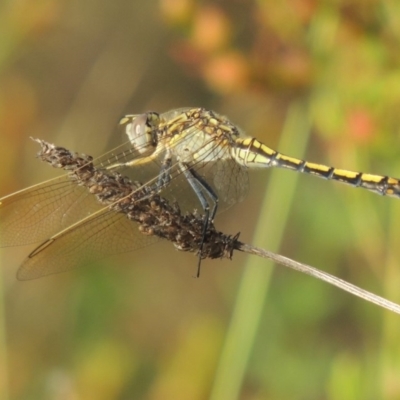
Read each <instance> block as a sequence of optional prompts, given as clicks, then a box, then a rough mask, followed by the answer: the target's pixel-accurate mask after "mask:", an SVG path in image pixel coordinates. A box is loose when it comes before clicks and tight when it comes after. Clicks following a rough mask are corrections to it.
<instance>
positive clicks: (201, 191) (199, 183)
mask: <svg viewBox="0 0 400 400" xmlns="http://www.w3.org/2000/svg"><path fill="white" fill-rule="evenodd" d="M179 167H180V169H181V171H182V172H183V174H184V175H185V178H186V179H187V181H188V182H189V184H190V186H191V187H192V189H193V191H194V192H195V193H196V196H197V197H198V199H199V201H200V203H201V206H202V207H203V210H204V225H203V232H202V239H201V243H200V249H199V261H198V264H197V273H196V277H197V278H198V277H199V276H200V266H201V255H202V251H203V246H204V241H205V238H206V234H207V229H208V224H209V223H210V221H213V220H214V217H215V214H216V213H217V209H218V196H217V194H216V193H215V192H214V190H213V188H212V187H211V186H210V185H209V184H208V183H207V182H206V181H205V180H204V179H203V177H202V176H201V175H200V174H198V173H197V172H196V171H195V170H194V169H193V168H191V167H190V166H189V165H187V164H184V163H179ZM205 194H207V196H208V197H209V198H210V199H211V200H212V202H213V206H212V208H211V212H210V204H209V202H208V200H207V198H206V196H205Z"/></svg>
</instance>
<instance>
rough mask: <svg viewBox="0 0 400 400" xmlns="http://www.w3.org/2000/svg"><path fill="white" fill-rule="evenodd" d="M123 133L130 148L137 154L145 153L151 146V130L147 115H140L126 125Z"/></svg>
mask: <svg viewBox="0 0 400 400" xmlns="http://www.w3.org/2000/svg"><path fill="white" fill-rule="evenodd" d="M125 132H126V134H127V135H128V138H129V141H130V142H131V144H132V146H133V147H134V148H135V149H136V150H137V151H138V152H139V153H141V154H142V153H145V152H146V151H148V150H149V147H152V146H153V143H152V135H151V129H150V127H149V125H148V115H147V114H140V115H137V116H135V117H134V118H132V120H131V121H130V122H129V123H127V124H126V128H125Z"/></svg>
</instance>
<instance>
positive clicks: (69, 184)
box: [0, 108, 400, 280]
mask: <svg viewBox="0 0 400 400" xmlns="http://www.w3.org/2000/svg"><path fill="white" fill-rule="evenodd" d="M119 126H120V128H121V129H122V130H123V131H124V132H125V134H126V136H127V140H126V141H125V143H123V144H122V145H120V146H118V147H116V148H115V149H113V150H111V151H109V152H107V153H106V154H104V155H103V156H101V157H98V158H97V159H94V160H93V164H94V165H95V166H96V168H99V169H102V170H105V171H108V172H110V173H116V172H117V173H123V174H126V175H129V176H130V177H131V178H132V179H134V180H135V181H140V182H143V185H144V186H146V187H148V188H151V190H152V192H153V193H159V194H161V195H162V196H163V197H165V198H166V199H168V200H170V201H172V202H176V203H177V204H179V207H181V208H182V210H183V211H193V210H194V209H196V210H201V212H202V213H203V215H204V218H203V220H204V227H203V238H204V236H205V233H206V232H207V228H208V226H209V225H210V224H211V223H213V221H214V218H215V216H216V214H217V212H220V211H223V210H225V209H226V208H228V207H230V206H232V205H233V204H235V203H237V202H239V201H242V200H243V199H244V197H245V195H246V192H247V190H248V170H249V169H260V168H270V167H279V168H285V169H289V170H293V171H296V172H302V173H306V174H311V175H314V176H317V177H320V178H323V179H327V180H334V181H339V182H342V183H345V184H348V185H351V186H353V187H360V188H364V189H367V190H369V191H372V192H375V193H377V194H380V195H385V196H392V197H400V180H398V179H396V178H392V177H389V176H384V175H375V174H369V173H363V172H354V171H349V170H345V169H339V168H334V167H330V166H327V165H324V164H318V163H313V162H309V161H306V160H301V159H298V158H295V157H291V156H287V155H284V154H282V153H280V152H278V151H276V150H273V149H271V148H270V147H268V146H267V145H265V144H263V143H261V142H260V141H258V140H257V139H256V138H253V137H247V136H246V135H245V134H244V133H243V132H242V130H241V129H240V128H239V127H237V126H236V125H235V124H233V123H232V122H231V121H230V120H229V119H228V118H227V117H225V116H223V115H220V114H218V113H216V112H214V111H211V110H207V109H204V108H181V109H174V110H171V111H168V112H165V113H157V112H153V111H151V112H146V113H142V114H129V115H126V116H124V117H123V118H122V119H121V120H120V122H119ZM145 192H146V191H145ZM120 201H123V200H120ZM137 201H140V199H138V200H137ZM0 233H1V236H0V246H2V247H6V246H17V245H25V244H31V243H40V244H39V246H37V247H36V248H35V249H34V250H33V251H32V252H31V253H30V254H29V256H28V257H27V258H26V259H25V261H24V262H23V263H22V265H21V267H20V269H19V271H18V274H17V277H18V278H19V279H22V280H25V279H34V278H38V277H42V276H45V275H49V274H53V273H58V272H62V271H66V270H69V269H71V268H74V267H76V266H78V265H80V264H88V263H90V262H92V261H94V260H96V259H101V258H103V257H105V256H108V255H111V254H115V253H122V252H127V251H132V250H135V249H137V248H140V247H143V246H146V245H148V244H151V243H153V242H154V240H155V239H157V238H156V237H153V236H151V235H143V234H141V232H140V230H138V229H137V227H136V226H135V224H134V223H133V222H132V221H130V220H128V219H127V218H126V216H124V215H123V214H121V213H117V212H115V207H111V206H109V205H107V206H104V204H100V203H99V202H98V201H97V200H96V198H95V196H93V194H92V193H90V191H88V190H87V188H85V187H82V185H77V184H76V182H74V181H73V180H72V181H71V179H70V175H69V174H68V173H66V174H64V175H63V176H60V177H58V178H54V179H50V180H48V181H45V182H42V183H39V184H37V185H34V186H31V187H29V188H26V189H23V190H21V191H18V192H16V193H13V194H11V195H8V196H5V197H3V198H0ZM203 242H204V239H203V241H202V242H201V243H200V245H199V254H200V256H199V262H198V267H197V276H198V275H199V272H200V260H201V249H202V246H203Z"/></svg>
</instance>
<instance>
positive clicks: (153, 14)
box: [0, 0, 400, 400]
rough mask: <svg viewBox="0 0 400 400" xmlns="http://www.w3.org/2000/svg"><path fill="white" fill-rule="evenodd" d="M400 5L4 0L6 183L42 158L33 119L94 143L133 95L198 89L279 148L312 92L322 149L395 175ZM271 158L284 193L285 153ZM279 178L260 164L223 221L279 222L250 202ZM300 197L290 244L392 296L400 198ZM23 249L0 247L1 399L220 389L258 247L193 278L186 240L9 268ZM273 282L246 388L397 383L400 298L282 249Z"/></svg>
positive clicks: (169, 395) (201, 99) (399, 268)
mask: <svg viewBox="0 0 400 400" xmlns="http://www.w3.org/2000/svg"><path fill="white" fill-rule="evenodd" d="M399 15H400V3H398V2H396V1H383V0H380V1H379V0H367V1H360V0H347V1H342V0H336V1H333V0H332V1H324V2H318V1H314V0H290V1H289V0H285V1H280V2H277V1H272V0H264V1H262V0H259V1H255V0H254V1H244V0H234V1H228V0H221V1H202V2H197V1H194V0H159V1H155V0H153V1H148V2H140V3H139V2H132V1H129V0H116V1H113V2H109V1H97V2H88V1H82V2H77V1H72V2H67V1H62V0H40V1H35V2H32V1H28V0H25V1H24V0H19V1H17V0H8V1H5V2H3V3H0V160H1V164H0V165H1V168H0V194H1V195H5V194H8V193H10V192H12V191H14V190H18V189H21V188H22V187H24V186H27V185H28V184H33V183H36V182H39V181H41V180H43V179H45V178H46V177H47V176H48V174H49V171H48V169H49V168H48V167H47V166H45V165H41V164H40V162H39V161H37V160H36V159H35V157H34V154H35V152H36V151H37V148H36V147H35V144H34V143H33V142H31V141H30V140H29V136H34V137H40V138H43V139H46V140H49V141H52V142H55V143H57V144H60V145H63V146H66V147H68V148H70V149H72V150H76V151H79V152H86V153H88V154H91V155H94V156H96V155H99V154H101V152H103V151H105V150H106V149H107V147H109V146H111V145H112V144H113V143H118V142H119V140H120V136H119V135H118V134H117V133H116V130H115V126H116V122H117V121H118V119H119V117H120V116H121V115H122V114H123V113H125V112H129V113H136V112H141V111H145V110H148V109H155V110H158V111H166V110H168V109H170V108H175V107H182V106H192V105H194V106H204V107H207V108H211V109H215V110H216V111H218V112H221V113H223V114H226V115H228V116H229V117H230V118H231V119H232V120H233V121H234V122H235V123H237V124H238V125H240V126H241V127H242V128H243V129H244V130H245V131H246V132H247V133H248V134H249V135H252V136H256V137H257V138H258V139H260V140H262V141H264V142H266V143H267V144H268V145H269V146H271V147H273V148H275V147H277V146H278V143H279V138H280V137H281V134H282V131H283V130H284V127H287V124H288V118H289V117H288V113H289V112H288V110H291V109H293V107H294V105H296V106H298V105H300V108H299V109H301V110H303V113H302V117H303V121H305V122H306V123H307V124H308V126H310V129H311V136H310V139H309V146H308V149H307V151H306V156H307V158H308V159H310V161H315V162H321V163H326V164H328V165H334V166H337V167H343V168H347V169H354V170H363V171H367V172H375V173H382V174H387V175H393V176H398V177H399V176H400V172H399V171H400V158H399V149H400V135H399V133H400V130H399V129H400V113H399V109H400V51H399V49H400V19H399V17H398V16H399ZM292 131H293V128H292ZM294 132H295V133H296V131H295V130H294ZM302 132H303V131H302V130H301V129H299V135H302ZM302 139H303V138H302V137H296V134H295V135H294V136H293V137H292V139H291V148H294V149H296V147H297V143H299V146H300V143H302V142H303V141H302ZM297 140H298V142H297ZM279 150H280V151H282V152H285V151H287V149H285V148H279ZM292 153H293V150H292ZM291 155H293V156H297V155H299V154H291ZM50 172H52V171H50ZM277 174H278V179H279V180H280V181H281V190H282V193H286V192H285V185H287V181H288V180H289V175H290V174H291V172H288V171H278V172H277ZM268 177H269V173H268V172H262V173H261V172H254V173H253V174H252V189H251V192H250V194H249V197H248V198H247V199H246V200H245V202H243V203H242V204H240V205H237V206H235V207H234V208H232V209H230V210H229V211H227V212H225V213H224V214H221V215H220V216H219V217H218V218H217V221H216V223H217V226H218V228H220V229H222V230H224V231H226V232H231V233H235V232H237V231H241V238H242V239H243V240H244V241H246V242H251V241H252V232H253V231H254V227H255V226H256V225H257V223H259V224H264V226H263V225H261V228H262V229H265V232H266V233H265V236H266V237H268V235H272V236H273V234H274V231H275V230H276V229H277V228H276V227H274V226H273V225H271V224H269V223H268V221H259V218H258V216H259V215H260V201H261V198H262V195H263V193H264V191H263V189H264V188H265V187H266V184H267V181H268ZM277 190H278V193H274V194H276V195H277V196H279V188H278V189H277ZM286 200H287V199H283V198H282V203H283V202H284V201H286ZM291 201H292V202H293V207H292V209H291V211H290V215H289V222H288V224H287V227H286V229H285V231H284V235H283V239H282V243H281V244H280V252H281V253H283V254H285V255H288V256H290V257H292V258H294V259H297V260H299V261H302V262H306V263H308V264H311V265H314V266H316V267H318V268H321V269H324V270H327V271H329V272H330V273H332V274H335V275H337V276H340V277H341V278H343V279H346V280H349V281H351V282H352V283H355V284H357V285H359V286H361V287H364V288H366V289H368V290H372V291H375V292H377V293H379V294H381V295H383V296H387V297H389V298H390V299H391V300H394V301H398V302H399V301H400V295H399V290H398V288H399V287H400V262H399V260H400V254H399V246H398V243H397V242H398V238H399V237H400V231H399V226H400V224H399V221H400V202H399V201H397V200H395V199H389V198H379V197H378V196H376V195H374V194H370V193H368V192H365V191H362V190H357V189H352V188H348V187H344V186H343V185H340V184H337V183H330V182H323V181H319V180H317V179H314V178H312V177H307V176H302V177H300V180H299V183H298V185H297V187H296V191H295V193H294V195H293V197H292V198H291ZM280 211H281V210H280V209H279V207H276V209H274V210H272V212H273V213H275V214H277V215H278V216H279V213H280ZM0 229H1V227H0ZM257 240H259V239H257ZM254 244H256V245H259V246H262V247H265V248H268V247H269V243H268V242H267V241H265V242H264V241H263V242H261V243H260V242H257V243H254ZM29 251H30V249H29V248H18V249H13V248H10V249H5V250H3V251H2V260H3V262H2V270H1V272H2V276H3V291H2V299H3V302H2V311H1V312H0V314H1V315H0V316H1V321H2V322H1V325H0V342H1V343H0V398H1V399H3V398H4V399H7V398H9V399H13V400H14V399H29V400H30V399H68V400H69V399H71V400H72V399H74V400H75V399H79V400H80V399H98V400H103V399H104V400H108V399H142V398H143V399H152V400H155V399H192V400H194V399H208V398H210V396H211V395H212V394H214V396H215V393H217V391H216V389H215V385H216V377H217V375H218V374H219V373H221V372H220V371H221V368H223V367H221V365H223V361H221V353H222V351H223V349H224V348H226V346H227V344H226V337H228V336H227V335H229V332H230V331H229V329H230V326H231V325H230V323H231V322H230V321H231V317H232V315H240V310H239V311H238V309H237V308H236V309H235V298H236V294H237V291H238V287H239V286H240V279H241V274H242V272H243V271H244V269H245V268H246V267H245V266H244V262H245V261H246V257H244V256H243V255H239V254H235V255H234V260H233V261H232V262H228V261H223V262H220V261H213V262H211V261H207V262H205V263H204V266H203V269H202V276H201V278H200V279H199V280H194V279H192V278H191V277H192V275H193V274H194V271H195V266H196V260H195V258H194V257H193V255H188V254H182V253H178V252H176V251H175V250H174V249H173V248H172V246H170V245H169V243H160V244H159V245H156V246H153V247H149V248H147V249H144V250H143V251H140V252H137V253H135V254H131V255H126V256H123V257H121V258H115V259H111V260H104V261H103V262H102V264H101V265H100V264H99V265H96V266H93V267H92V268H82V269H78V270H76V271H74V272H71V273H66V274H60V275H56V276H53V277H49V278H45V279H41V280H38V281H32V282H25V283H21V282H17V281H16V280H15V272H16V269H17V266H18V264H19V263H20V262H21V260H22V259H23V257H24V256H25V255H26V254H28V253H29ZM121 266H123V267H121ZM261 268H266V269H267V268H270V266H269V265H267V264H265V265H264V264H263V263H261ZM249 295H250V294H249ZM265 296H267V297H266V301H265V305H264V307H263V309H262V313H261V315H260V317H259V318H257V324H256V325H255V326H254V329H255V330H256V332H257V334H256V337H255V339H254V340H249V339H248V338H247V337H246V335H245V329H244V332H243V335H242V336H239V337H240V338H241V341H239V342H238V343H237V344H236V348H235V350H234V351H233V352H237V353H243V352H244V351H245V350H244V349H243V348H242V347H241V346H243V347H246V348H247V347H248V348H249V354H250V355H249V359H248V362H247V363H244V364H243V365H244V366H243V371H241V372H239V373H238V372H237V371H236V372H235V375H234V376H235V377H236V378H235V379H236V381H235V382H232V385H233V384H235V385H233V386H236V384H238V385H237V386H238V390H237V391H234V392H235V397H236V398H240V399H249V400H250V399H251V400H256V399H265V398H268V399H279V400H281V399H332V400H335V399H379V398H381V399H398V398H400V383H399V382H400V380H399V379H398V377H399V375H400V345H399V344H398V332H399V331H400V322H399V318H398V317H397V316H394V315H391V314H390V313H389V312H387V311H383V310H381V309H378V308H376V307H375V306H372V305H370V304H368V303H365V302H363V301H361V300H358V299H355V298H353V297H351V296H350V295H347V294H344V293H342V292H340V291H338V290H336V289H334V288H331V287H328V286H327V285H326V284H324V283H322V282H319V281H316V280H313V279H312V278H310V277H306V276H301V275H299V274H297V273H294V272H292V271H285V270H282V269H281V268H278V269H276V270H275V272H274V274H273V276H272V280H271V286H270V288H269V291H268V294H265ZM260 304H262V303H260ZM242 321H243V323H245V320H244V319H243V320H242ZM236 322H239V326H240V322H241V320H240V319H239V321H236ZM246 328H247V327H246ZM231 367H232V370H229V368H228V369H225V371H226V373H227V378H228V379H227V380H226V381H227V382H229V377H230V373H233V372H232V371H233V370H234V367H236V365H233V366H231ZM218 371H219V372H218ZM232 376H233V375H232ZM238 377H239V378H238ZM219 382H223V380H220V381H219ZM218 390H219V391H221V390H222V392H224V390H225V393H230V391H229V388H222V389H221V387H219V389H218Z"/></svg>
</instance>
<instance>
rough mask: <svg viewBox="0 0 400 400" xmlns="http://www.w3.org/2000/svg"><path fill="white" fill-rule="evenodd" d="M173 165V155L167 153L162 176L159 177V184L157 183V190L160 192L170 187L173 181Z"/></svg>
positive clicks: (162, 165)
mask: <svg viewBox="0 0 400 400" xmlns="http://www.w3.org/2000/svg"><path fill="white" fill-rule="evenodd" d="M171 165H172V158H171V155H170V154H168V153H167V155H166V156H165V158H164V160H163V161H162V164H161V171H160V175H159V176H158V179H157V183H156V190H157V191H160V190H161V189H162V188H164V187H165V186H167V185H168V183H169V182H170V181H171V173H170V171H171Z"/></svg>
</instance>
